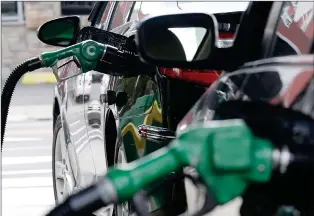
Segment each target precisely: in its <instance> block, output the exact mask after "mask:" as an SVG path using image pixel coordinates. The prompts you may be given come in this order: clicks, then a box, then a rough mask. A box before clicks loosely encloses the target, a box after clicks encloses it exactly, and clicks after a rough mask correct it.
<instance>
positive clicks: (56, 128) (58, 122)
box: [52, 115, 95, 216]
mask: <svg viewBox="0 0 314 216" xmlns="http://www.w3.org/2000/svg"><path fill="white" fill-rule="evenodd" d="M61 128H62V122H61V116H60V115H58V117H57V119H56V122H55V126H54V129H53V143H52V183H53V193H54V198H55V203H56V204H58V200H57V196H58V194H57V188H56V180H55V162H56V161H55V158H56V157H55V156H56V155H55V153H56V144H57V143H56V142H57V136H58V133H59V131H60V129H61ZM86 216H95V215H94V214H87V215H86Z"/></svg>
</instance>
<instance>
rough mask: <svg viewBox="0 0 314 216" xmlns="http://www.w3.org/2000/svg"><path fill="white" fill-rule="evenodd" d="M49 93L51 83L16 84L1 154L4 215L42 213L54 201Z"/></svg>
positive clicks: (37, 215) (35, 214) (34, 214)
mask: <svg viewBox="0 0 314 216" xmlns="http://www.w3.org/2000/svg"><path fill="white" fill-rule="evenodd" d="M52 95H53V85H33V86H24V85H20V84H19V85H18V86H17V87H16V90H15V93H14V95H13V98H12V101H11V107H10V115H9V117H8V123H7V130H6V137H5V142H4V148H3V153H2V215H3V216H21V215H32V216H41V215H43V214H44V213H45V212H46V211H47V209H48V208H49V207H50V206H51V205H52V204H54V200H53V190H52V178H51V175H52V174H51V143H52V121H51V109H52V107H51V101H52ZM37 118H41V119H44V120H36V119H37Z"/></svg>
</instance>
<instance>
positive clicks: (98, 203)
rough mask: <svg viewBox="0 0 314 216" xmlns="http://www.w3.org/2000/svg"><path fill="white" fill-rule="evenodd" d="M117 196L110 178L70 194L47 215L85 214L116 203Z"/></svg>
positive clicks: (76, 215)
mask: <svg viewBox="0 0 314 216" xmlns="http://www.w3.org/2000/svg"><path fill="white" fill-rule="evenodd" d="M116 201H117V196H116V191H115V189H114V187H113V184H112V183H111V181H110V180H108V179H105V181H101V182H98V183H97V184H94V185H91V186H89V187H87V188H86V189H84V190H82V191H80V192H78V193H76V194H73V195H70V196H69V197H68V198H67V199H66V200H65V201H64V202H63V203H61V204H59V205H58V206H56V207H55V208H54V209H52V210H51V211H50V212H49V213H48V214H46V216H83V215H90V214H91V213H93V212H95V211H97V210H98V209H100V208H102V207H105V206H108V205H110V204H116Z"/></svg>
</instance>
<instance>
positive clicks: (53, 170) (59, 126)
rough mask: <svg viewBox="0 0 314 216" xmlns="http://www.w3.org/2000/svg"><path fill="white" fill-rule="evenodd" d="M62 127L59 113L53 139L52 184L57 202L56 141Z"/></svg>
mask: <svg viewBox="0 0 314 216" xmlns="http://www.w3.org/2000/svg"><path fill="white" fill-rule="evenodd" d="M61 128H62V124H61V116H60V115H58V117H57V119H56V122H55V126H54V129H53V141H52V184H53V195H54V198H55V202H56V204H57V202H58V200H57V196H58V195H57V188H56V180H55V174H56V173H55V172H56V170H55V162H56V161H55V158H56V155H55V154H56V142H57V136H58V133H59V130H60V129H61Z"/></svg>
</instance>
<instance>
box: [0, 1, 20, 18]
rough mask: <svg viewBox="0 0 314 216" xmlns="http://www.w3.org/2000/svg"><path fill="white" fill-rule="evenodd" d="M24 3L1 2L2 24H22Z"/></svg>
mask: <svg viewBox="0 0 314 216" xmlns="http://www.w3.org/2000/svg"><path fill="white" fill-rule="evenodd" d="M23 7H24V2H22V1H2V2H1V21H2V22H3V23H11V22H22V21H23V20H24V13H23V12H24V9H23Z"/></svg>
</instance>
